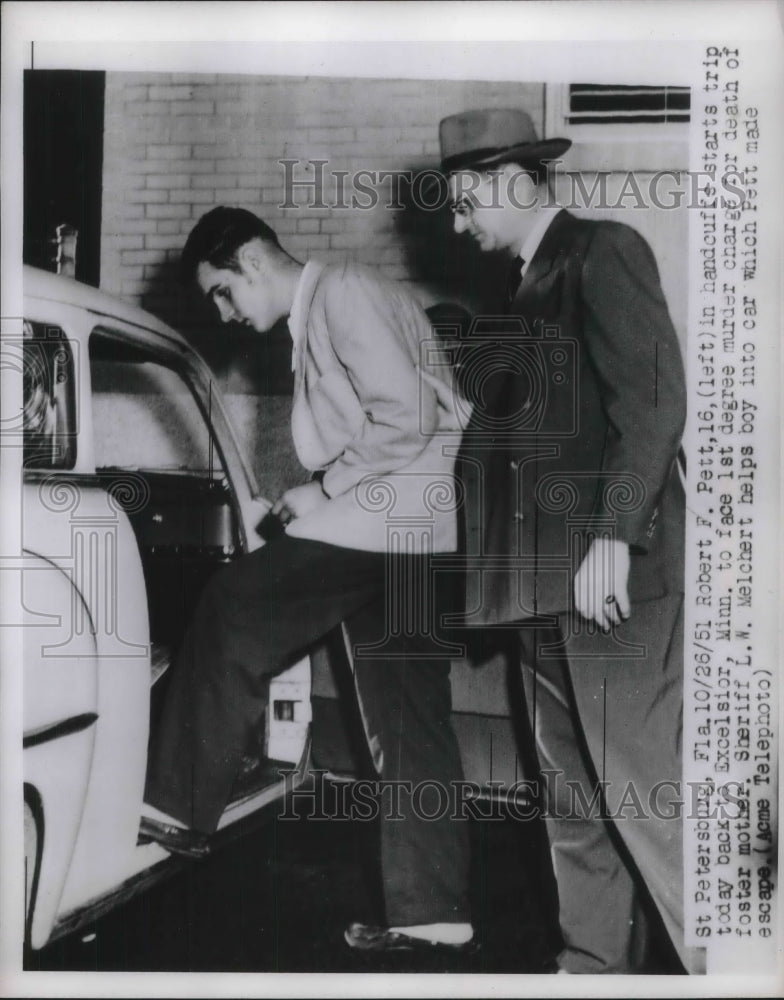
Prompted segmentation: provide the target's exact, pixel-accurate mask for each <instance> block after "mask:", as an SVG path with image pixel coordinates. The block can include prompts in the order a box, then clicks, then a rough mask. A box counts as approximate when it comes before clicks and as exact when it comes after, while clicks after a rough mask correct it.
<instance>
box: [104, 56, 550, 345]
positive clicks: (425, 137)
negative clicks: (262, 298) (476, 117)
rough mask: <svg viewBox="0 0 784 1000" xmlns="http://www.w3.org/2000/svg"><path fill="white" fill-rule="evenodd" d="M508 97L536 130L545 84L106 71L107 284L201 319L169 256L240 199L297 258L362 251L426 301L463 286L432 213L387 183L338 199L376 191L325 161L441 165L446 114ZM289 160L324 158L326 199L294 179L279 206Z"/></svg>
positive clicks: (173, 314) (302, 167) (161, 309)
mask: <svg viewBox="0 0 784 1000" xmlns="http://www.w3.org/2000/svg"><path fill="white" fill-rule="evenodd" d="M507 105H508V106H518V107H526V108H528V109H529V110H530V112H531V113H532V115H533V116H534V119H535V121H537V122H538V124H539V127H540V128H541V124H542V119H543V88H542V86H541V85H532V84H521V83H504V82H499V83H496V82H473V83H465V82H453V81H431V80H427V81H410V80H358V79H346V80H343V79H331V78H330V79H327V78H324V79H317V78H304V77H297V78H280V77H275V78H265V77H245V76H242V77H240V76H224V75H220V76H204V75H192V76H191V75H188V76H186V75H178V74H175V75H171V74H138V73H109V74H107V78H106V123H105V136H104V195H103V223H102V270H101V286H102V287H103V288H105V289H106V290H107V291H111V292H114V293H116V294H119V295H122V296H123V297H126V298H129V299H131V300H133V301H136V302H138V303H140V304H142V305H144V306H145V307H146V308H148V309H150V310H151V311H153V312H155V313H157V314H158V315H161V316H162V317H163V318H164V319H168V320H169V321H174V322H179V323H180V325H185V326H191V325H193V324H198V323H199V320H200V318H199V317H198V316H197V315H196V314H195V313H191V312H190V311H189V306H188V304H187V303H186V302H183V300H182V298H181V297H180V296H179V295H178V293H177V290H176V286H175V283H174V281H173V280H172V279H173V277H174V275H173V265H174V262H175V261H176V259H177V258H178V255H179V251H180V249H181V247H182V245H183V242H184V240H185V237H186V236H187V233H188V232H189V231H190V229H191V227H192V226H193V224H194V222H195V221H196V220H197V219H198V218H199V216H200V215H202V214H203V213H204V212H205V211H207V210H208V209H209V208H211V207H213V206H214V205H218V204H232V205H240V206H242V207H244V208H249V209H251V210H252V211H254V212H256V213H257V214H258V215H260V216H262V217H263V218H264V219H265V220H266V221H268V222H269V223H270V224H271V225H273V227H274V228H275V229H276V230H277V232H278V233H279V235H280V236H281V242H282V243H283V244H284V246H285V248H286V249H287V250H288V251H289V252H290V253H292V254H293V255H294V256H295V257H299V258H304V257H306V256H308V255H313V256H317V257H319V258H321V259H324V260H345V259H356V260H361V261H362V262H364V263H367V264H370V265H374V266H378V267H379V268H380V269H381V270H382V271H384V272H385V273H386V274H387V275H388V276H390V277H392V278H396V279H402V280H406V281H411V282H413V283H415V284H416V285H417V286H418V287H420V288H422V290H423V295H424V297H425V298H431V299H432V298H436V297H443V295H445V294H448V293H450V292H454V291H458V292H459V291H460V289H463V291H465V285H464V282H463V281H462V280H461V275H460V273H459V266H458V265H456V268H457V270H456V271H455V273H454V274H452V276H451V280H450V274H449V272H448V270H447V269H446V267H445V266H444V260H445V257H446V255H445V254H444V253H443V250H442V249H440V248H434V246H433V243H432V239H431V236H432V228H433V225H434V224H435V220H434V219H432V218H429V216H428V213H411V212H410V211H407V210H404V209H398V210H395V209H389V208H387V207H386V204H387V202H388V201H389V200H390V199H394V194H395V192H394V189H393V185H392V181H391V180H387V181H384V182H382V183H381V184H380V185H378V186H377V188H376V189H377V190H378V192H379V194H380V196H381V197H380V198H379V200H378V204H377V205H376V206H375V207H374V208H369V209H365V210H361V209H342V208H337V207H335V205H336V204H337V203H338V202H339V201H341V200H343V201H344V202H348V203H350V201H351V197H352V194H356V195H357V197H358V198H359V200H360V201H361V203H362V204H363V205H364V204H367V203H368V202H369V201H370V196H368V195H366V194H364V193H363V192H362V190H358V189H357V190H355V189H354V188H353V187H352V186H351V184H350V182H349V181H346V182H345V188H344V195H345V197H344V198H343V199H341V198H340V196H339V191H338V190H337V189H336V187H335V186H334V184H333V183H330V180H329V177H330V175H329V171H330V170H332V169H334V170H338V171H348V172H349V173H351V174H352V175H353V174H354V173H355V172H356V171H358V170H362V169H368V170H373V171H382V170H389V171H401V170H405V171H414V172H417V171H419V170H421V169H423V168H429V167H433V166H435V165H437V163H438V121H439V119H440V118H442V117H444V116H445V115H447V114H451V113H453V112H456V111H459V110H462V109H464V108H466V107H482V106H487V107H491V106H507ZM283 158H288V159H292V160H298V161H300V162H299V164H297V165H294V166H292V167H291V168H290V170H291V172H292V175H293V176H294V178H295V179H297V180H301V179H307V178H313V177H314V168H308V167H307V166H306V164H305V162H304V161H306V160H317V159H321V160H328V161H329V162H328V165H327V166H326V167H325V178H326V179H327V183H326V184H325V187H324V197H323V202H324V203H325V204H327V205H329V206H330V207H328V208H315V207H307V204H305V203H306V202H307V201H308V200H310V201H311V202H312V201H313V200H314V189H313V188H312V187H311V188H310V189H307V190H306V189H303V188H302V187H298V188H296V189H295V193H294V201H295V202H297V203H299V207H296V208H294V207H291V208H281V207H280V206H281V205H283V204H284V203H285V200H286V192H285V191H284V180H285V174H284V168H283V167H281V165H280V164H279V162H278V161H279V160H280V159H283ZM362 183H364V184H365V185H366V186H367V185H368V180H367V178H365V179H364V181H363V179H362V178H360V184H362ZM289 203H290V202H289ZM415 214H416V215H417V216H418V217H416V218H414V217H413V216H414V215H415ZM433 214H434V213H429V215H431V216H432V215H433ZM435 214H437V215H439V216H441V215H442V213H435ZM441 224H443V219H442V220H441ZM464 270H465V266H464ZM450 285H451V288H450Z"/></svg>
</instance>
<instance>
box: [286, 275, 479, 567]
mask: <svg viewBox="0 0 784 1000" xmlns="http://www.w3.org/2000/svg"><path fill="white" fill-rule="evenodd" d="M289 327H290V330H291V334H292V338H293V341H294V371H295V379H294V399H293V405H292V414H291V429H292V436H293V439H294V446H295V448H296V451H297V455H298V457H299V459H300V461H301V462H302V464H303V465H304V466H305V468H306V469H310V470H311V471H313V472H316V471H319V470H320V471H322V472H323V473H324V476H323V484H322V485H323V490H324V492H325V493H326V494H327V495H328V496H329V497H330V500H329V502H328V503H326V504H324V505H323V506H321V507H320V508H318V509H317V510H316V511H314V512H312V513H310V514H307V515H304V516H303V517H301V518H298V519H296V520H294V521H292V522H290V523H289V525H288V527H287V529H286V530H287V532H288V534H289V535H292V536H296V537H300V538H310V539H315V540H318V541H323V542H329V543H331V544H333V545H340V546H343V547H346V548H353V549H363V550H370V551H380V552H383V551H403V552H409V553H425V552H428V551H432V552H450V551H454V549H455V548H456V545H457V508H458V504H459V502H460V500H461V497H460V495H459V491H458V490H457V489H456V485H455V479H454V465H455V455H456V453H457V449H458V446H459V444H460V438H461V426H463V425H464V424H465V422H467V418H468V408H467V404H465V402H463V401H462V400H460V399H459V397H457V396H456V394H455V389H454V385H453V377H452V370H451V366H450V364H449V362H448V358H446V357H445V355H444V352H443V351H442V350H439V347H438V343H437V341H436V339H435V335H434V333H433V331H432V330H431V327H430V323H429V321H428V319H427V316H426V315H425V313H424V311H423V310H422V308H421V307H420V305H419V304H418V303H417V302H416V300H415V299H414V298H413V297H412V296H411V295H410V294H409V293H408V292H407V291H406V290H405V288H404V287H403V286H401V285H399V284H397V283H395V282H392V281H389V280H387V279H385V278H383V277H381V276H380V275H378V274H376V273H375V272H373V271H370V270H368V269H366V268H363V267H359V266H354V265H338V266H335V265H324V264H317V263H315V262H312V261H311V262H309V263H308V264H306V266H305V270H304V271H303V275H302V279H301V282H300V286H299V289H298V293H297V296H296V302H295V307H294V309H293V310H292V315H291V317H290V319H289Z"/></svg>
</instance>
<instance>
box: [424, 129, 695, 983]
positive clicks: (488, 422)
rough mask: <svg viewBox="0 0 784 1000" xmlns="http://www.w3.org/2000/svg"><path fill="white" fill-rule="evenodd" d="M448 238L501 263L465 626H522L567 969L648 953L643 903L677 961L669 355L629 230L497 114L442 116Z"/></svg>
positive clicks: (483, 354)
mask: <svg viewBox="0 0 784 1000" xmlns="http://www.w3.org/2000/svg"><path fill="white" fill-rule="evenodd" d="M440 139H441V151H442V158H443V163H442V168H443V171H444V173H445V174H447V175H448V178H449V186H450V199H451V204H452V209H453V212H454V227H455V231H456V232H457V233H463V232H467V233H469V234H470V235H471V236H472V237H473V239H474V240H475V241H476V243H477V244H478V245H479V247H480V249H481V250H483V251H488V252H491V251H497V252H499V254H500V255H502V256H503V257H504V258H505V260H504V262H503V264H502V265H501V266H503V267H504V268H507V269H509V279H508V291H507V298H506V302H505V303H504V305H503V308H502V309H501V310H500V312H501V313H502V314H503V315H502V316H501V317H499V316H498V315H496V316H494V317H490V318H487V317H486V318H484V320H483V321H479V322H477V323H476V324H475V327H474V331H473V336H472V337H470V338H469V339H468V340H467V341H466V343H465V345H464V346H463V348H462V349H461V353H462V357H461V359H460V360H461V372H462V377H463V380H464V387H465V390H466V392H467V394H468V396H469V398H470V399H471V401H472V402H473V404H474V411H473V415H472V418H471V422H470V424H469V428H468V430H467V432H466V434H465V436H464V439H463V448H462V459H461V472H462V477H463V480H464V485H465V490H466V493H465V496H466V502H465V506H466V515H465V526H464V527H465V535H464V544H465V552H466V560H467V574H466V578H467V603H466V611H465V621H466V624H468V625H471V626H482V627H487V626H489V627H495V628H509V629H514V630H517V631H519V637H520V645H521V656H522V662H523V672H524V683H525V690H526V698H527V707H528V712H529V716H530V719H531V723H532V727H533V730H534V733H535V735H536V745H537V752H538V755H539V764H540V768H541V771H542V778H543V788H544V796H543V801H544V803H545V804H546V816H547V827H548V834H549V837H550V844H551V851H552V857H553V864H554V870H555V875H556V879H557V884H558V894H559V910H560V924H561V930H562V935H563V940H564V948H563V951H562V952H561V954H560V955H559V959H558V965H559V969H560V970H562V971H565V972H574V973H581V972H615V973H623V972H632V971H639V970H640V969H641V968H643V967H644V964H643V963H644V955H645V944H646V938H647V933H646V929H647V922H646V917H645V910H644V908H643V907H642V905H641V904H642V902H643V898H644V897H645V896H649V897H650V899H652V901H653V903H654V904H655V906H656V908H657V909H658V911H659V913H660V915H661V917H662V919H663V922H664V925H665V927H666V928H667V931H668V932H669V935H670V937H671V939H672V941H673V943H674V945H675V947H676V948H677V949H678V952H679V954H680V956H681V959H682V961H683V962H684V964H685V965H686V966H687V968H691V969H694V968H695V964H694V961H693V955H692V953H691V951H690V950H689V949H687V948H685V946H684V932H683V899H682V848H681V823H680V822H679V820H680V805H679V794H678V793H679V791H680V785H681V728H682V726H681V721H682V672H683V617H682V616H683V534H684V495H683V489H682V485H681V481H680V478H679V473H678V469H677V456H678V450H679V445H680V438H681V433H682V430H683V425H684V419H685V399H686V393H685V383H684V374H683V366H682V361H681V354H680V349H679V345H678V341H677V338H676V334H675V331H674V329H673V325H672V322H671V320H670V316H669V313H668V310H667V304H666V302H665V299H664V296H663V293H662V290H661V286H660V283H659V277H658V271H657V267H656V262H655V260H654V257H653V254H652V253H651V250H650V248H649V247H648V245H647V243H646V242H645V240H644V239H643V238H642V237H641V236H640V235H639V234H638V233H637V232H635V231H634V230H633V229H631V228H630V227H628V226H626V225H621V224H618V223H615V222H609V221H589V220H585V219H578V218H576V217H575V216H573V215H572V214H571V213H570V212H568V211H566V210H563V209H560V208H559V207H558V206H557V205H555V204H554V201H553V197H552V191H551V188H550V185H549V181H548V174H547V162H548V161H551V160H553V159H556V158H557V157H558V156H560V155H561V154H562V153H563V152H565V150H566V149H567V148H568V147H569V145H570V143H569V141H568V140H566V139H551V140H548V141H540V140H539V139H538V138H537V136H536V133H535V130H534V127H533V124H532V122H531V119H530V117H529V116H528V115H527V114H525V113H524V112H520V111H514V110H504V109H493V110H483V111H469V112H465V113H463V114H459V115H453V116H451V117H449V118H447V119H444V120H443V121H442V122H441V126H440Z"/></svg>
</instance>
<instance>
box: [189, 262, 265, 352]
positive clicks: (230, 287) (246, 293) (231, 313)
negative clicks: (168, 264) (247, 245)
mask: <svg viewBox="0 0 784 1000" xmlns="http://www.w3.org/2000/svg"><path fill="white" fill-rule="evenodd" d="M243 250H244V248H241V249H240V252H239V255H238V256H239V267H240V270H239V271H234V270H232V269H231V268H215V267H213V266H212V264H210V263H208V262H207V261H202V262H201V263H200V264H199V266H198V269H197V271H196V280H197V282H198V284H199V288H201V290H202V292H203V293H204V295H205V296H206V297H207V298H208V299H211V300H212V302H214V303H215V308H216V309H217V310H218V313H219V315H220V318H221V320H222V322H224V323H230V322H232V321H235V322H237V323H242V324H244V325H245V326H250V327H252V329H254V330H256V332H257V333H265V332H266V331H267V330H269V329H270V328H271V327H273V326H274V325H275V323H277V322H278V320H279V319H280V318H281V312H280V307H279V305H278V303H277V296H276V294H275V287H274V283H273V281H272V280H271V278H270V276H269V273H268V272H267V270H266V269H265V268H264V267H263V266H260V265H259V259H257V258H256V257H254V256H253V255H251V256H250V257H249V256H248V255H247V254H243Z"/></svg>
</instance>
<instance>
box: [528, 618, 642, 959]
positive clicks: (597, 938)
mask: <svg viewBox="0 0 784 1000" xmlns="http://www.w3.org/2000/svg"><path fill="white" fill-rule="evenodd" d="M520 638H521V646H522V659H523V682H524V685H525V693H526V702H527V708H528V712H529V716H530V718H531V725H532V729H533V731H534V734H535V737H536V748H537V754H538V757H539V765H540V768H541V769H542V771H544V772H545V778H544V790H545V796H544V801H545V806H546V809H547V818H546V827H547V833H548V837H549V840H550V849H551V853H552V860H553V869H554V873H555V878H556V882H557V886H558V902H559V922H560V926H561V933H562V936H563V940H564V950H563V951H562V953H561V954H560V955H559V964H560V966H561V967H562V968H564V969H566V970H567V971H568V972H572V973H624V972H632V971H635V969H636V968H638V967H639V965H640V963H641V962H642V959H643V957H644V953H645V947H646V941H647V921H646V919H645V916H644V913H643V911H642V908H641V905H640V900H639V897H638V893H637V890H636V887H635V884H634V880H633V878H632V875H631V873H630V872H629V870H628V868H627V866H626V864H625V863H624V860H623V859H622V857H621V855H620V854H619V851H618V847H617V844H616V842H614V839H613V838H614V834H613V831H612V830H611V827H610V823H609V821H608V820H606V819H605V818H603V817H602V814H601V801H600V800H599V802H598V803H597V804H596V805H595V806H594V808H593V809H592V810H589V809H581V808H577V809H575V808H574V798H573V793H572V791H571V790H570V786H569V785H567V782H575V783H577V784H578V785H579V787H580V789H581V790H582V793H583V796H584V798H585V801H586V802H588V803H589V804H590V803H591V800H592V797H593V796H594V793H595V792H596V790H597V780H598V779H597V774H596V771H595V769H594V767H593V765H592V762H591V760H590V758H589V756H588V751H587V747H586V745H585V740H584V737H583V734H582V731H581V727H580V724H579V721H578V718H577V714H576V705H575V700H574V694H573V691H572V686H571V683H570V679H569V667H568V664H567V662H566V660H565V658H564V657H563V656H560V657H555V658H553V657H548V656H543V655H542V653H544V652H545V647H547V646H550V647H553V646H557V645H559V644H560V643H561V633H560V631H559V630H557V629H523V630H521V632H520ZM572 787H574V786H572Z"/></svg>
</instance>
